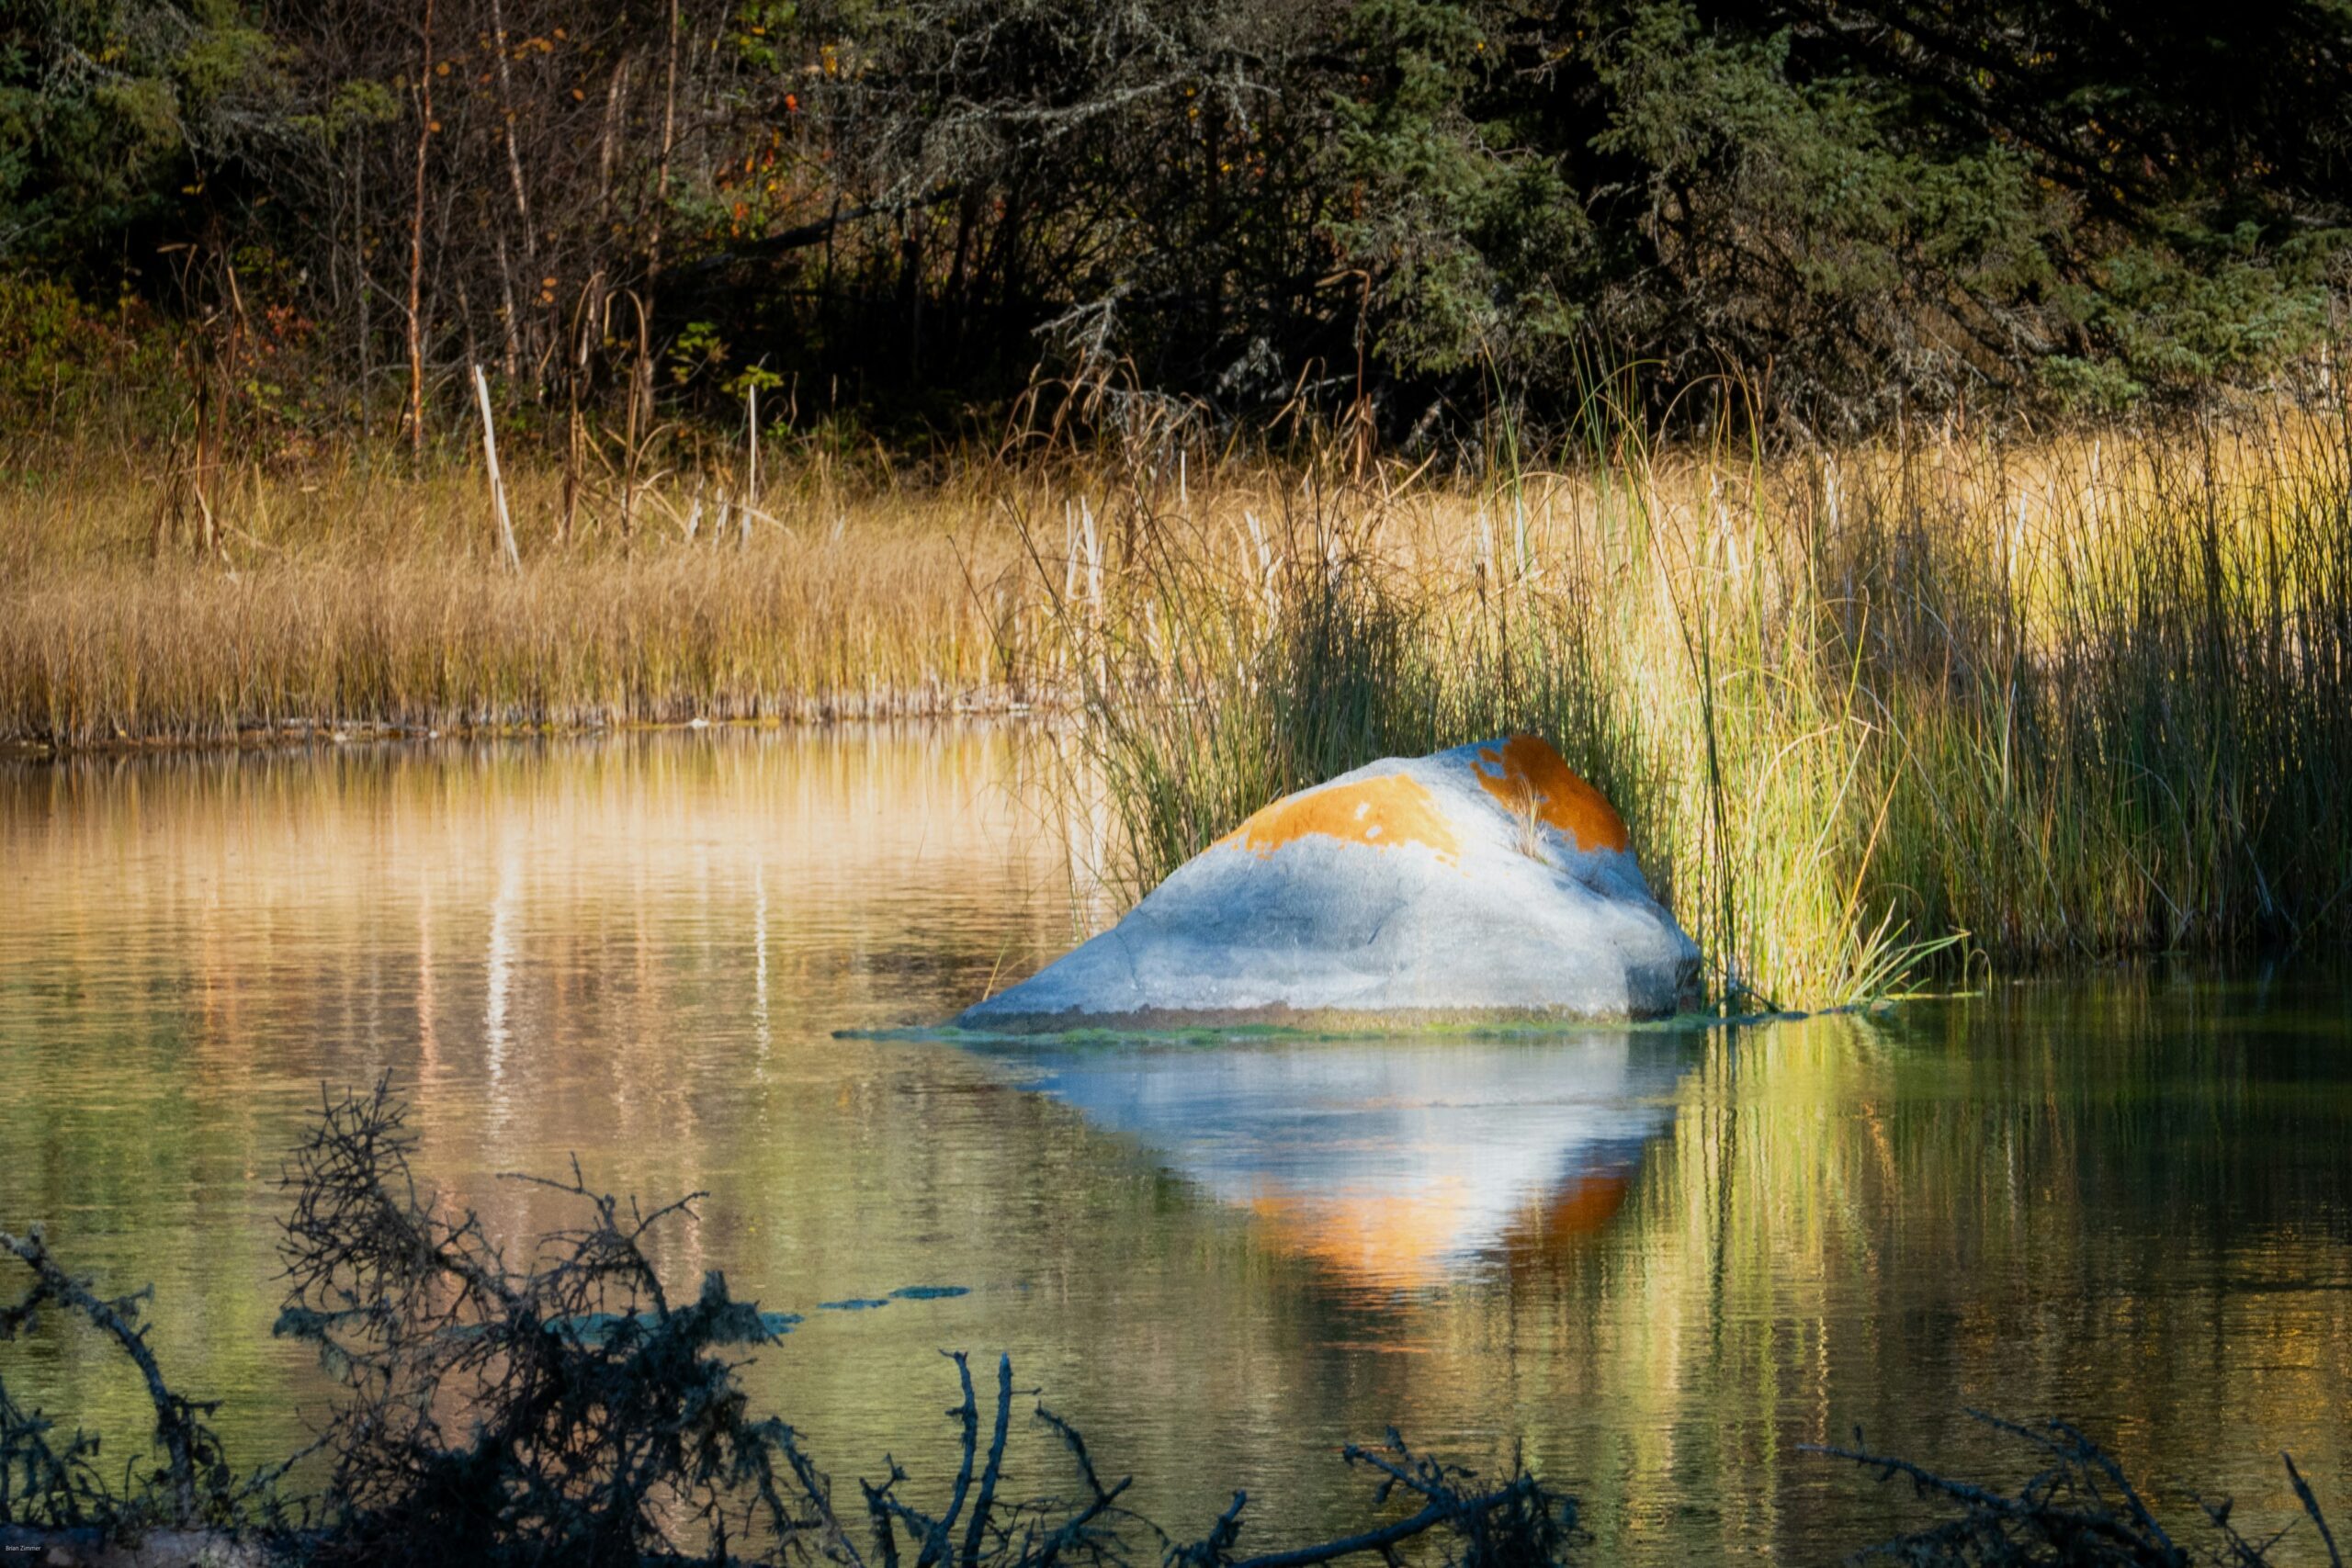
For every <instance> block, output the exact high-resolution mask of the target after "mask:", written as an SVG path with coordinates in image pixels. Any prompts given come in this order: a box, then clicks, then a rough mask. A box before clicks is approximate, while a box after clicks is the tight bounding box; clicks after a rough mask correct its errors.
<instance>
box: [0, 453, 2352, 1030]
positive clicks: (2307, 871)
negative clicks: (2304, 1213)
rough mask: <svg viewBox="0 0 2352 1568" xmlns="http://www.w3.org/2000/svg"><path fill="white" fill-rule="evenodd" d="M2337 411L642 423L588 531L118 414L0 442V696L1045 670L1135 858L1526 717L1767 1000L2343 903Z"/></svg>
mask: <svg viewBox="0 0 2352 1568" xmlns="http://www.w3.org/2000/svg"><path fill="white" fill-rule="evenodd" d="M2347 454H2352V432H2347V429H2346V421H2345V419H2344V417H2342V415H2341V414H2340V413H2339V414H2338V415H2335V416H2312V415H2308V414H2302V413H2295V412H2285V411H2274V412H2268V413H2265V414H2262V415H2260V416H2258V417H2256V416H2248V417H2246V418H2244V419H2242V420H2240V421H2238V422H2236V423H2218V422H2217V423H2208V424H2205V425H2199V426H2192V427H2186V428H2179V429H2171V430H2164V431H2158V432H2140V433H2132V432H2125V431H2108V432H2104V433H2099V434H2085V435H2081V436H2070V437H2064V438H2057V439H2047V440H2041V441H2037V442H2034V443H2032V444H2029V445H2015V444H2008V445H2005V444H2003V443H2002V442H2000V441H1998V440H1996V439H1995V438H1993V437H1990V436H1985V435H1975V434H1966V433H1962V432H1958V431H1947V432H1940V433H1938V434H1934V435H1933V436H1929V437H1922V436H1918V435H1917V434H1914V435H1913V436H1912V437H1911V438H1909V439H1907V440H1904V441H1889V442H1885V443H1882V444H1880V445H1876V446H1860V447H1853V448H1849V449H1845V450H1840V451H1837V452H1834V453H1812V454H1803V455H1797V456H1791V457H1773V458H1769V459H1768V458H1765V457H1759V456H1758V454H1757V453H1755V452H1754V451H1752V450H1750V449H1747V448H1744V447H1740V446H1735V445H1728V444H1716V445H1708V444H1705V443H1698V444H1683V445H1679V446H1673V447H1670V448H1667V449H1662V450H1661V449H1652V448H1651V447H1650V446H1646V445H1645V443H1644V442H1643V441H1642V439H1641V438H1640V437H1639V434H1638V433H1637V432H1636V431H1635V430H1634V428H1633V427H1632V426H1630V425H1621V424H1619V423H1613V422H1611V421H1609V420H1607V419H1606V418H1602V419H1600V420H1597V421H1596V422H1595V425H1594V429H1593V431H1592V432H1591V433H1590V434H1589V437H1588V439H1587V440H1586V442H1585V443H1584V444H1583V445H1582V446H1580V447H1579V448H1578V449H1577V450H1576V451H1573V452H1571V453H1568V454H1566V455H1565V456H1563V457H1559V458H1557V459H1556V460H1555V462H1554V463H1553V465H1552V466H1550V467H1548V468H1538V467H1534V466H1532V465H1531V466H1526V467H1521V468H1506V469H1505V470H1504V471H1502V472H1501V473H1500V474H1499V475H1498V476H1497V477H1495V478H1493V479H1489V480H1487V481H1485V482H1477V481H1471V480H1453V479H1432V478H1430V477H1429V476H1428V475H1426V474H1423V473H1417V472H1412V471H1409V470H1408V469H1407V468H1404V467H1402V466H1381V465H1376V464H1375V465H1368V466H1355V465H1351V464H1350V463H1348V462H1347V461H1346V460H1345V459H1344V457H1343V456H1342V455H1341V454H1340V453H1339V452H1337V451H1334V452H1330V453H1328V454H1326V455H1324V456H1323V457H1319V458H1314V459H1310V460H1307V461H1305V462H1302V463H1299V464H1296V465H1294V466H1288V467H1274V466H1267V465H1262V464H1242V463H1236V462H1231V461H1227V462H1225V463H1222V464H1219V463H1216V462H1214V461H1212V460H1210V459H1208V458H1204V457H1190V458H1185V459H1182V460H1181V461H1179V460H1175V459H1172V458H1171V457H1170V456H1169V455H1168V454H1167V453H1164V452H1146V453H1140V454H1136V455H1132V456H1130V457H1127V458H1125V459H1124V460H1114V459H1108V458H1106V459H1101V460H1096V461H1092V462H1086V463H1080V462H1030V463H1027V464H1024V465H1023V466H1019V467H1012V466H1007V465H1003V464H1000V463H996V462H993V461H990V460H987V459H984V458H976V459H974V460H972V461H969V462H967V463H965V464H962V465H960V466H950V467H949V468H947V469H946V470H945V471H944V472H934V473H930V474H926V475H925V476H923V477H922V479H921V481H920V482H915V481H913V480H911V479H910V480H905V481H901V480H900V479H896V478H894V477H893V476H892V475H891V474H889V473H888V471H886V470H883V469H881V468H878V467H875V466H872V465H869V466H868V467H867V468H866V469H865V472H864V474H863V476H862V477H860V478H857V479H849V478H844V477H842V471H841V470H839V469H837V468H835V467H833V466H832V465H831V463H830V462H829V461H825V460H819V459H816V458H814V457H809V458H806V459H805V460H802V461H800V462H798V463H797V464H784V465H777V466H776V467H775V468H774V469H773V470H772V471H774V472H775V482H773V483H772V484H771V486H770V488H769V490H768V491H767V492H766V494H765V495H764V496H763V500H762V502H761V504H760V506H759V508H758V510H757V511H756V513H754V514H752V517H751V518H750V521H749V524H748V526H747V525H746V523H745V520H744V516H743V513H741V509H735V510H733V511H731V512H730V513H729V517H728V521H727V525H726V526H725V527H724V528H721V527H720V526H719V525H718V502H719V497H720V494H721V490H722V487H723V486H724V484H725V482H726V481H725V478H724V475H723V473H721V472H720V471H718V470H717V469H709V470H704V469H696V468H691V467H687V468H684V472H675V471H665V472H662V474H660V475H659V477H657V478H656V479H654V480H653V482H652V484H651V486H650V489H649V491H647V492H646V493H645V495H643V496H642V497H641V498H640V501H639V506H638V508H637V517H638V523H637V527H636V531H635V536H634V537H633V538H632V539H631V540H629V541H628V546H627V547H626V549H624V547H623V545H622V541H621V540H620V539H619V538H618V537H617V527H616V515H615V511H614V508H613V505H612V495H611V491H610V489H609V487H607V488H606V489H605V491H603V492H602V493H601V494H600V496H599V498H598V499H597V501H596V502H594V504H591V505H589V506H586V507H584V508H583V509H582V513H581V514H580V520H579V524H578V527H577V529H576V531H575V533H574V534H573V536H571V537H570V538H568V539H560V538H559V537H558V532H557V530H558V519H559V518H560V514H561V510H562V509H561V502H560V478H559V476H558V475H557V474H556V473H554V472H553V471H551V470H548V469H547V468H535V467H533V466H531V465H530V464H528V463H527V462H526V463H523V464H521V465H520V471H519V472H518V473H517V474H516V475H515V479H514V481H513V487H512V488H513V492H514V493H513V500H514V510H515V516H516V519H517V527H518V532H519V533H520V535H521V536H522V553H523V558H524V565H523V570H521V571H520V572H519V573H510V572H507V571H504V570H501V569H500V567H499V566H498V564H497V562H496V560H495V558H494V557H493V554H492V550H491V548H490V547H489V534H488V525H487V515H488V514H487V510H486V506H487V502H486V496H485V493H484V490H483V484H482V480H481V477H480V475H479V474H478V473H476V472H474V471H472V470H470V469H469V468H466V467H465V466H464V465H463V464H461V463H458V462H456V461H455V460H451V461H450V462H448V463H447V464H445V465H443V466H439V467H435V468H428V469H427V470H426V471H425V472H424V473H423V474H422V475H411V474H410V473H409V472H408V470H407V469H406V468H405V467H404V466H403V465H402V464H401V463H398V462H395V461H391V460H386V461H383V462H381V463H374V462H371V461H369V460H368V459H366V458H365V457H357V456H354V457H345V458H341V459H337V460H333V461H328V462H323V463H318V464H313V465H311V466H309V467H308V468H300V469H298V470H296V471H291V472H287V473H282V474H277V475H274V476H273V475H272V474H268V473H265V472H263V471H261V470H259V469H249V470H244V471H242V472H241V473H240V474H236V475H232V476H229V477H228V478H226V479H224V481H223V483H222V484H221V486H220V497H221V499H220V504H219V506H218V512H219V513H220V520H221V524H222V527H221V531H220V538H221V545H220V548H219V550H218V551H217V552H216V553H215V554H214V555H212V556H210V557H209V558H204V559H200V560H199V559H195V558H192V556H191V553H190V551H189V549H188V547H187V544H186V541H185V539H184V537H180V536H175V537H174V538H172V539H171V540H169V541H167V542H166V544H165V546H164V548H163V549H162V550H161V551H160V553H159V552H157V551H156V549H155V547H154V541H153V535H154V519H155V516H156V508H157V506H158V505H159V497H160V496H161V495H162V494H163V493H164V491H163V485H162V481H161V480H159V479H157V478H156V476H155V475H154V474H153V472H152V468H151V465H150V464H149V463H148V461H147V460H146V459H144V458H142V457H140V456H139V455H137V454H128V453H124V452H120V451H118V450H116V449H114V448H106V449H99V448H96V447H93V446H90V445H88V444H86V443H84V444H76V443H74V442H71V441H68V442H65V443H62V444H59V445H52V446H48V447H44V448H41V449H39V450H34V451H28V452H25V453H19V454H17V455H16V456H14V457H12V458H11V462H10V474H11V479H10V484H9V487H8V489H7V490H6V492H5V494H0V732H5V734H6V736H8V737H10V738H14V739H37V740H41V741H46V742H48V743H51V744H53V745H61V746H77V745H89V744H94V743H96V744H104V743H107V742H111V741H126V740H127V741H138V742H146V741H220V740H227V739H237V738H241V737H243V738H251V737H253V736H254V735H256V734H283V733H285V731H286V728H287V727H288V726H293V727H296V728H297V729H298V730H301V729H303V728H304V727H308V726H312V725H316V726H321V727H325V728H334V727H337V726H351V725H358V724H371V723H372V724H391V725H397V726H401V727H403V728H441V729H445V730H447V729H454V728H517V727H534V726H557V727H571V726H581V725H594V724H627V723H639V722H675V721H680V720H684V719H689V718H709V719H714V720H725V719H752V720H760V719H806V718H822V717H828V716H860V715H889V714H901V715H913V714H935V713H944V712H952V711H958V710H968V709H973V708H1007V707H1035V708H1039V709H1043V710H1047V711H1050V712H1052V713H1054V714H1056V715H1057V716H1058V718H1057V723H1055V724H1053V725H1050V726H1046V727H1041V728H1040V729H1039V730H1038V732H1037V733H1038V735H1039V744H1040V745H1041V746H1042V747H1046V748H1054V749H1058V750H1060V752H1061V753H1062V756H1061V760H1060V761H1058V762H1057V761H1054V760H1053V759H1052V758H1051V757H1050V756H1049V757H1048V758H1047V761H1048V762H1049V763H1051V764H1052V765H1054V766H1057V768H1059V769H1060V771H1061V772H1062V773H1063V774H1064V776H1066V777H1068V778H1069V779H1071V780H1072V781H1073V784H1072V785H1071V791H1070V794H1071V798H1072V800H1073V802H1076V801H1078V800H1079V797H1080V795H1083V796H1084V797H1085V798H1084V801H1083V804H1084V805H1085V806H1086V807H1087V809H1088V811H1089V812H1090V813H1091V816H1092V817H1093V818H1094V820H1093V821H1091V823H1090V824H1089V826H1088V830H1087V832H1086V833H1085V834H1083V835H1080V840H1079V841H1080V842H1081V843H1083V844H1085V845H1086V846H1088V847H1089V848H1088V853H1090V854H1091V857H1092V858H1093V860H1094V861H1095V862H1096V863H1095V864H1094V865H1093V866H1092V867H1091V868H1090V869H1091V871H1092V872H1094V873H1095V874H1100V875H1101V876H1102V877H1103V878H1104V879H1105V880H1106V881H1107V882H1108V883H1109V884H1110V886H1112V887H1113V888H1114V890H1115V891H1116V893H1117V894H1118V895H1120V896H1122V897H1124V898H1126V899H1132V898H1133V897H1138V896H1140V894H1141V893H1142V892H1143V891H1144V890H1146V889H1148V887H1149V886H1152V885H1153V884H1155V883H1156V882H1157V881H1158V880H1159V878H1160V877H1161V876H1164V875H1165V874H1167V872H1168V871H1170V869H1172V868H1173V867H1174V866H1175V865H1177V864H1178V863H1181V862H1182V860H1184V859H1185V858H1186V857H1188V856H1190V855H1192V854H1193V853H1195V852H1197V851H1198V850H1199V849H1200V848H1201V847H1203V846H1204V844H1206V843H1207V842H1209V841H1210V840H1212V839H1213V838H1215V837H1216V836H1217V835H1218V834H1220V833H1222V832H1224V831H1226V830H1227V829H1230V828H1231V827H1232V826H1233V825H1234V824H1235V823H1237V822H1238V820H1239V819H1240V818H1242V817H1243V816H1245V815H1247V814H1248V813H1249V812H1250V811H1251V810H1254V809H1255V808H1256V807H1259V806H1261V805H1262V804H1264V803H1265V801H1266V800H1268V799H1269V798H1272V796H1273V795H1278V794H1280V793H1282V792H1283V791H1286V790H1290V789H1295V788H1298V787H1300V786H1302V785H1305V784H1311V783H1314V782H1317V781H1318V780H1320V779H1323V778H1327V777H1329V776H1330V775H1331V774H1333V773H1338V772H1340V771H1342V770H1344V769H1346V768H1349V767H1352V766H1355V765H1358V764H1360V763H1362V762H1364V761H1370V760H1372V759H1374V758H1376V757H1379V756H1382V755H1388V754H1408V753H1418V752H1423V751H1428V750H1434V749H1436V748H1439V747H1442V746H1448V745H1453V744H1458V743H1460V742H1462V741H1464V740H1468V739H1476V738H1480V737H1484V736H1487V735H1492V734H1496V733H1498V732H1502V731H1505V730H1511V729H1532V730H1537V731H1540V732H1542V733H1544V735H1546V736H1548V737H1550V738H1551V739H1553V740H1554V741H1555V743H1556V744H1558V745H1559V747H1560V748H1561V750H1563V752H1564V753H1565V754H1566V756H1567V757H1568V759H1569V760H1570V761H1571V762H1572V763H1573V764H1574V765H1575V766H1576V767H1577V768H1578V769H1579V770H1580V771H1581V772H1583V773H1586V774H1587V775H1588V776H1589V777H1591V778H1592V779H1593V780H1594V782H1595V783H1596V784H1599V785H1600V787H1601V788H1602V789H1603V790H1604V792H1606V793H1607V794H1608V795H1610V797H1611V799H1612V800H1613V801H1614V802H1615V803H1616V805H1617V806H1618V807H1619V809H1620V810H1621V811H1622V812H1623V815H1624V816H1625V817H1626V818H1627V820H1628V822H1629V823H1630V824H1631V826H1632V828H1633V829H1634V840H1635V843H1636V846H1637V849H1638V852H1639V853H1640V855H1641V857H1642V860H1643V863H1644V865H1645V869H1646V870H1647V872H1648V874H1649V876H1650V878H1651V881H1652V883H1653V885H1654V886H1656V887H1657V890H1658V891H1659V893H1660V896H1661V897H1664V898H1665V899H1667V900H1668V903H1669V904H1670V905H1671V907H1672V908H1674V909H1675V911H1676V913H1677V914H1678V916H1679V918H1680V919H1681V920H1682V921H1683V923H1684V924H1685V925H1686V927H1688V928H1689V930H1690V931H1691V933H1692V935H1693V936H1694V937H1696V938H1697V939H1698V941H1699V942H1700V944H1701V946H1702V950H1703V951H1704V953H1705V954H1706V956H1707V960H1708V965H1709V970H1710V973H1711V975H1712V976H1713V981H1714V987H1715V990H1716V993H1717V995H1718V996H1719V998H1721V999H1723V1000H1724V1002H1725V1003H1726V1004H1727V1005H1731V1006H1735V1007H1738V1008H1741V1009H1748V1008H1753V1007H1756V1006H1758V1005H1774V1006H1783V1007H1792V1006H1802V1007H1817V1006H1823V1005H1830V1004H1836V1003H1840V1002H1847V1001H1852V1000H1856V999H1860V998H1866V997H1871V996H1876V995H1881V994H1883V993H1885V992H1886V991H1888V990H1889V989H1891V988H1897V987H1901V986H1902V985H1903V984H1905V977H1906V976H1909V975H1911V974H1913V973H1915V972H1917V971H1918V970H1919V969H1920V967H1921V965H1922V964H1923V963H1925V962H1928V961H1933V962H1934V963H1935V964H1941V965H1945V966H1951V965H1956V964H1961V963H1962V962H1965V961H1968V960H1970V959H1972V958H1981V959H1988V960H1991V961H1994V962H1997V963H2000V964H2006V965H2017V964H2028V963H2036V962H2042V961H2048V960H2064V959H2080V958H2088V957H2098V956H2103V955H2109V954H2118V953H2142V952H2147V951H2151V950H2164V949H2172V948H2231V947H2245V946H2250V945H2255V944H2267V945H2270V946H2274V947H2278V946H2296V945H2308V944H2310V943H2312V942H2335V941H2337V940H2338V939H2339V938H2340V936H2341V933H2342V932H2343V931H2345V930H2346V926H2347V917H2352V812H2347V808H2346V805H2345V799H2346V790H2345V787H2344V781H2345V780H2346V778H2347V777H2352V512H2347V495H2352V474H2348V473H2347V463H2352V457H2347Z"/></svg>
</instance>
